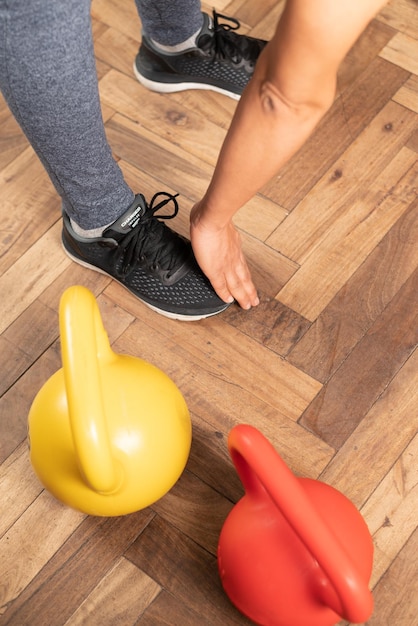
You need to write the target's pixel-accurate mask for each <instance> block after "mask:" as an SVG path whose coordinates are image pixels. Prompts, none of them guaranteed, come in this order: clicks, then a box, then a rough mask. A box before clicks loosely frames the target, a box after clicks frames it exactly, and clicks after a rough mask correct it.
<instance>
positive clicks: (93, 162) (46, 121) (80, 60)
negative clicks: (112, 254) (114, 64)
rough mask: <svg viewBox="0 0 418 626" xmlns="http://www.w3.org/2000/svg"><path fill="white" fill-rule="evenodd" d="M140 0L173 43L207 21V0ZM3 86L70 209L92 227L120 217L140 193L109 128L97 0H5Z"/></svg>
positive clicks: (145, 16)
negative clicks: (203, 2) (95, 34)
mask: <svg viewBox="0 0 418 626" xmlns="http://www.w3.org/2000/svg"><path fill="white" fill-rule="evenodd" d="M136 3H137V8H138V11H139V14H140V16H141V20H142V23H143V29H144V31H145V32H146V33H147V35H148V36H150V37H152V38H153V39H155V40H156V41H158V42H160V43H162V44H165V45H175V44H176V43H179V42H181V41H184V40H185V39H187V38H188V37H190V36H191V35H192V34H193V33H194V32H196V31H197V30H198V29H199V28H200V26H201V24H202V14H201V8H200V0H153V1H150V0H137V1H136ZM185 16H187V20H186V19H185ZM138 28H139V23H138ZM0 90H1V91H2V93H3V96H4V98H5V99H6V102H7V104H8V106H9V107H10V110H11V111H12V113H13V114H14V116H15V117H16V119H17V121H18V122H19V124H20V125H21V127H22V129H23V131H24V132H25V134H26V136H27V138H28V140H29V142H30V143H31V145H32V146H33V148H34V150H35V151H36V153H37V154H38V156H39V158H40V159H41V161H42V163H43V165H44V166H45V168H46V170H47V172H48V174H49V176H50V178H51V180H52V182H53V184H54V185H55V188H56V189H57V191H58V193H59V194H60V196H61V198H62V201H63V208H64V210H65V211H66V212H67V213H68V215H69V216H70V217H71V218H72V219H73V220H74V221H75V222H77V223H78V225H79V226H81V228H84V229H90V228H98V227H100V226H103V225H105V224H109V223H111V222H112V221H114V220H115V219H116V218H117V217H119V215H120V214H121V213H122V212H123V211H124V210H125V209H126V208H127V207H128V206H129V205H130V203H131V202H132V200H133V195H134V193H133V191H132V190H131V189H130V188H129V186H128V185H127V184H126V182H125V180H124V178H123V176H122V173H121V170H120V169H119V167H118V165H117V163H116V162H115V161H114V159H113V157H112V154H111V150H110V147H109V145H108V143H107V140H106V136H105V132H104V127H103V120H102V115H101V109H100V101H99V92H98V84H97V76H96V67H95V61H94V55H93V43H92V35H91V17H90V0H29V1H28V0H0ZM139 106H140V105H139Z"/></svg>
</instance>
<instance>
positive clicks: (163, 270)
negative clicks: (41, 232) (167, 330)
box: [62, 192, 229, 320]
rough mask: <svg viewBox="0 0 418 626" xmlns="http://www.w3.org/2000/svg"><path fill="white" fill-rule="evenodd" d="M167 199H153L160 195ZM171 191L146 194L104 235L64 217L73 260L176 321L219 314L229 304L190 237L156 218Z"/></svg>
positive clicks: (65, 239)
mask: <svg viewBox="0 0 418 626" xmlns="http://www.w3.org/2000/svg"><path fill="white" fill-rule="evenodd" d="M160 196H163V199H162V200H161V201H160V202H158V204H156V203H155V201H156V200H157V198H159V197H160ZM175 198H176V196H172V195H170V194H168V193H164V192H161V193H157V194H155V196H154V197H153V198H152V200H151V202H150V204H149V205H148V204H147V203H146V201H145V198H144V196H143V195H142V194H139V195H137V196H136V197H135V200H134V202H133V203H132V205H131V206H130V207H129V209H128V210H127V211H126V213H124V214H123V215H122V216H121V217H120V218H119V219H118V220H116V222H114V223H113V224H112V225H111V226H109V227H108V228H107V229H106V230H105V231H104V233H103V236H102V237H95V238H93V239H88V238H85V237H80V236H79V235H77V234H76V233H75V232H74V230H73V228H72V227H71V223H70V220H69V218H68V216H67V215H66V214H64V215H63V231H62V241H63V245H64V250H65V251H66V253H67V254H68V256H70V257H71V258H72V259H73V260H74V261H77V263H80V264H81V265H84V266H85V267H89V268H91V269H94V270H98V271H99V272H101V273H103V274H107V275H108V276H111V277H112V278H114V279H115V280H117V281H118V282H119V283H121V284H122V285H123V286H124V287H126V288H127V289H129V291H130V292H131V293H133V294H134V295H135V296H137V297H138V298H139V299H140V300H142V302H144V303H145V304H146V305H148V306H149V307H150V308H151V309H153V310H154V311H157V312H158V313H162V314H163V315H165V316H167V317H171V318H173V319H178V320H199V319H202V318H204V317H209V316H211V315H216V314H217V313H220V312H221V311H223V310H224V309H226V308H227V307H228V306H229V305H228V304H227V303H226V302H224V301H223V300H221V299H220V298H218V296H217V295H216V293H215V291H214V290H213V288H212V286H211V284H210V282H209V280H208V279H207V278H206V276H205V275H204V274H203V272H202V271H201V270H200V268H199V266H198V264H197V262H196V260H195V257H194V255H193V251H192V247H191V244H190V242H189V241H187V239H185V238H184V237H182V236H181V235H178V234H177V233H175V232H174V231H172V230H171V229H170V228H168V226H166V225H165V224H164V223H163V222H160V221H159V219H157V218H156V217H155V215H154V214H155V213H156V212H157V211H158V210H159V209H161V208H162V207H163V206H165V205H166V204H167V203H168V202H172V203H173V204H174V212H173V213H172V214H171V215H160V216H159V217H160V218H161V219H172V218H173V217H175V216H176V215H177V213H178V204H177V200H176V199H175Z"/></svg>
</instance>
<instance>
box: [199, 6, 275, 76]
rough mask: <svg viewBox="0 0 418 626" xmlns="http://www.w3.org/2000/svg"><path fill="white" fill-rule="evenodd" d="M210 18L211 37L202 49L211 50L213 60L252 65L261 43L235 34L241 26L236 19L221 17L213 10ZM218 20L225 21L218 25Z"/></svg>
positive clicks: (259, 50)
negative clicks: (211, 24)
mask: <svg viewBox="0 0 418 626" xmlns="http://www.w3.org/2000/svg"><path fill="white" fill-rule="evenodd" d="M212 16H213V37H210V38H208V40H207V41H205V42H204V44H203V46H202V48H203V49H205V48H207V49H209V48H211V49H212V50H213V52H214V58H215V59H226V58H230V59H231V60H232V62H233V63H236V64H239V63H241V62H242V61H247V62H249V63H250V64H251V65H254V63H255V61H256V60H257V58H258V55H259V54H260V52H261V49H262V47H263V46H262V45H261V41H260V40H258V39H253V38H251V37H243V36H240V35H238V34H237V33H235V32H234V31H236V30H238V29H239V28H240V26H241V24H240V22H239V21H238V20H237V19H236V18H234V17H229V16H227V15H222V14H221V13H217V12H216V11H215V10H213V12H212ZM219 19H222V20H225V22H222V23H220V22H219ZM263 43H264V42H263Z"/></svg>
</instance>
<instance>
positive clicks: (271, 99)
mask: <svg viewBox="0 0 418 626" xmlns="http://www.w3.org/2000/svg"><path fill="white" fill-rule="evenodd" d="M384 4H386V0H338V1H337V2H336V1H335V0H287V3H286V7H285V10H284V12H283V14H282V17H281V19H280V21H279V24H278V26H277V29H276V32H275V34H274V36H273V39H272V40H271V41H270V43H269V44H268V45H267V46H266V48H265V49H264V51H263V53H262V55H261V56H260V59H259V61H258V63H257V66H256V69H255V72H254V76H253V78H252V79H251V81H250V83H249V84H248V86H247V88H246V90H245V92H244V94H243V95H242V98H241V100H240V102H239V104H238V106H237V109H236V112H235V115H234V118H233V120H232V123H231V126H230V129H229V131H228V133H227V136H226V138H225V142H224V144H223V146H222V149H221V152H220V154H219V158H218V162H217V165H216V168H215V171H214V175H213V178H212V181H211V183H210V185H209V187H208V190H207V192H206V194H205V196H204V197H203V199H202V200H201V201H200V202H199V203H197V205H196V206H195V207H194V208H193V210H192V214H191V231H190V232H191V240H192V245H193V249H194V252H195V255H196V258H197V260H198V262H199V264H200V266H201V268H202V270H203V271H204V272H205V273H206V274H207V276H208V277H209V279H210V280H211V282H212V285H213V287H214V288H215V290H216V291H217V293H218V295H219V296H220V297H221V298H223V299H224V300H225V301H232V299H234V298H235V299H236V300H237V301H238V302H239V304H240V305H241V306H242V307H243V308H246V309H247V308H250V307H251V306H254V305H256V304H258V297H257V294H256V290H255V287H254V284H253V282H252V280H251V276H250V272H249V270H248V267H247V264H246V261H245V258H244V256H243V254H242V250H241V242H240V237H239V234H238V232H237V230H236V229H235V227H234V225H233V223H232V218H233V216H234V215H235V213H236V212H237V211H238V210H239V209H240V208H241V207H242V206H243V205H244V204H245V203H246V202H248V201H249V200H250V199H251V198H252V197H253V196H254V195H255V194H256V193H257V191H258V190H259V189H260V188H261V187H262V186H263V185H264V184H265V183H267V182H268V181H269V180H270V179H271V178H272V177H273V176H274V175H276V174H277V172H278V171H279V170H280V168H281V167H282V166H283V165H284V164H285V163H286V162H287V161H288V160H289V159H290V157H291V156H293V154H295V152H297V150H298V149H299V148H300V147H301V146H302V145H303V144H304V142H305V141H306V140H307V138H308V137H309V136H310V134H311V133H312V131H313V130H314V128H315V126H316V125H317V124H318V122H319V120H320V119H321V118H322V116H323V115H324V114H325V113H326V111H327V110H328V109H329V108H330V106H331V105H332V103H333V100H334V96H335V88H336V77H337V71H338V67H339V65H340V63H341V61H342V60H343V58H344V57H345V55H346V54H347V52H348V51H349V49H350V48H351V46H352V45H353V44H354V42H355V41H356V39H357V38H358V37H359V35H360V34H361V32H362V31H363V30H364V29H365V28H366V26H367V24H368V23H369V21H370V20H371V19H372V18H373V17H374V16H375V14H376V13H377V12H378V11H379V10H380V9H381V7H382V6H384Z"/></svg>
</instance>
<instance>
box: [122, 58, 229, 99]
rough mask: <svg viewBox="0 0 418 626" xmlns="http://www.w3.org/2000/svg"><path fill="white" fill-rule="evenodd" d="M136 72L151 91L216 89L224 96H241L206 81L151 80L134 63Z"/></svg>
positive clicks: (172, 91) (170, 91)
mask: <svg viewBox="0 0 418 626" xmlns="http://www.w3.org/2000/svg"><path fill="white" fill-rule="evenodd" d="M133 68H134V74H135V76H136V78H137V79H138V81H139V82H140V83H141V85H143V86H144V87H146V88H147V89H149V90H150V91H157V92H158V93H175V92H176V91H187V90H188V89H200V90H201V91H216V93H221V94H222V95H224V96H228V97H229V98H232V99H233V100H239V99H240V98H241V96H240V94H238V93H233V92H232V91H227V90H226V89H221V88H220V87H215V86H214V85H206V84H204V83H161V82H157V81H154V80H150V79H149V78H145V76H143V75H142V74H140V72H139V71H138V68H137V67H136V64H135V63H134V65H133Z"/></svg>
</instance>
